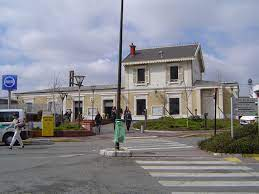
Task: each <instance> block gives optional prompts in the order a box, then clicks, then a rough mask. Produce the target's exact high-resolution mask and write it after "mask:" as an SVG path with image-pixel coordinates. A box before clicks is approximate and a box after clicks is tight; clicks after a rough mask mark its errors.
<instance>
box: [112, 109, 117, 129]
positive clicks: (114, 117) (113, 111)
mask: <svg viewBox="0 0 259 194" xmlns="http://www.w3.org/2000/svg"><path fill="white" fill-rule="evenodd" d="M111 119H112V122H113V130H114V131H115V120H116V107H115V106H114V107H112V112H111Z"/></svg>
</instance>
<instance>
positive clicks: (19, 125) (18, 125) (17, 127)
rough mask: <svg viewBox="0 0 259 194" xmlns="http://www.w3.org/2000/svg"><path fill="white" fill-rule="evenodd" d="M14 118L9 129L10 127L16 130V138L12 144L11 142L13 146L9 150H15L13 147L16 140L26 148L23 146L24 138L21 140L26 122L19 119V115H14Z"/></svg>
mask: <svg viewBox="0 0 259 194" xmlns="http://www.w3.org/2000/svg"><path fill="white" fill-rule="evenodd" d="M13 117H14V119H13V122H12V124H11V125H10V126H9V128H10V127H14V128H15V133H14V136H13V138H12V142H11V144H10V146H9V149H12V148H13V145H14V144H15V142H16V140H17V141H18V142H19V144H20V147H21V148H24V145H23V142H22V138H21V135H20V134H21V131H22V128H24V127H25V123H24V120H23V119H19V118H18V116H17V115H14V116H13Z"/></svg>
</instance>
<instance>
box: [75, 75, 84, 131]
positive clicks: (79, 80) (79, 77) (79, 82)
mask: <svg viewBox="0 0 259 194" xmlns="http://www.w3.org/2000/svg"><path fill="white" fill-rule="evenodd" d="M74 77H75V79H76V85H77V86H78V126H79V128H81V125H80V117H81V111H80V88H81V87H82V83H83V81H84V78H85V76H83V75H75V76H74Z"/></svg>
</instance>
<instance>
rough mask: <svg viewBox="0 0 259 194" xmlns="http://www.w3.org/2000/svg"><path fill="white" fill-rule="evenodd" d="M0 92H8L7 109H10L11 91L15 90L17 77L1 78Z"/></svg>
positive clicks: (6, 76) (4, 76)
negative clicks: (0, 86) (0, 87)
mask: <svg viewBox="0 0 259 194" xmlns="http://www.w3.org/2000/svg"><path fill="white" fill-rule="evenodd" d="M2 90H7V91H8V109H10V107H11V91H14V90H17V75H3V76H2Z"/></svg>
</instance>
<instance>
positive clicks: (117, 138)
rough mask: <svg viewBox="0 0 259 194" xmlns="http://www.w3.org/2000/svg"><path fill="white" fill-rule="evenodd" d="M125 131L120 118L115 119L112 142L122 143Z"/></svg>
mask: <svg viewBox="0 0 259 194" xmlns="http://www.w3.org/2000/svg"><path fill="white" fill-rule="evenodd" d="M125 138H126V131H125V128H124V126H123V123H122V119H116V120H115V132H114V143H124V142H125Z"/></svg>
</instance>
